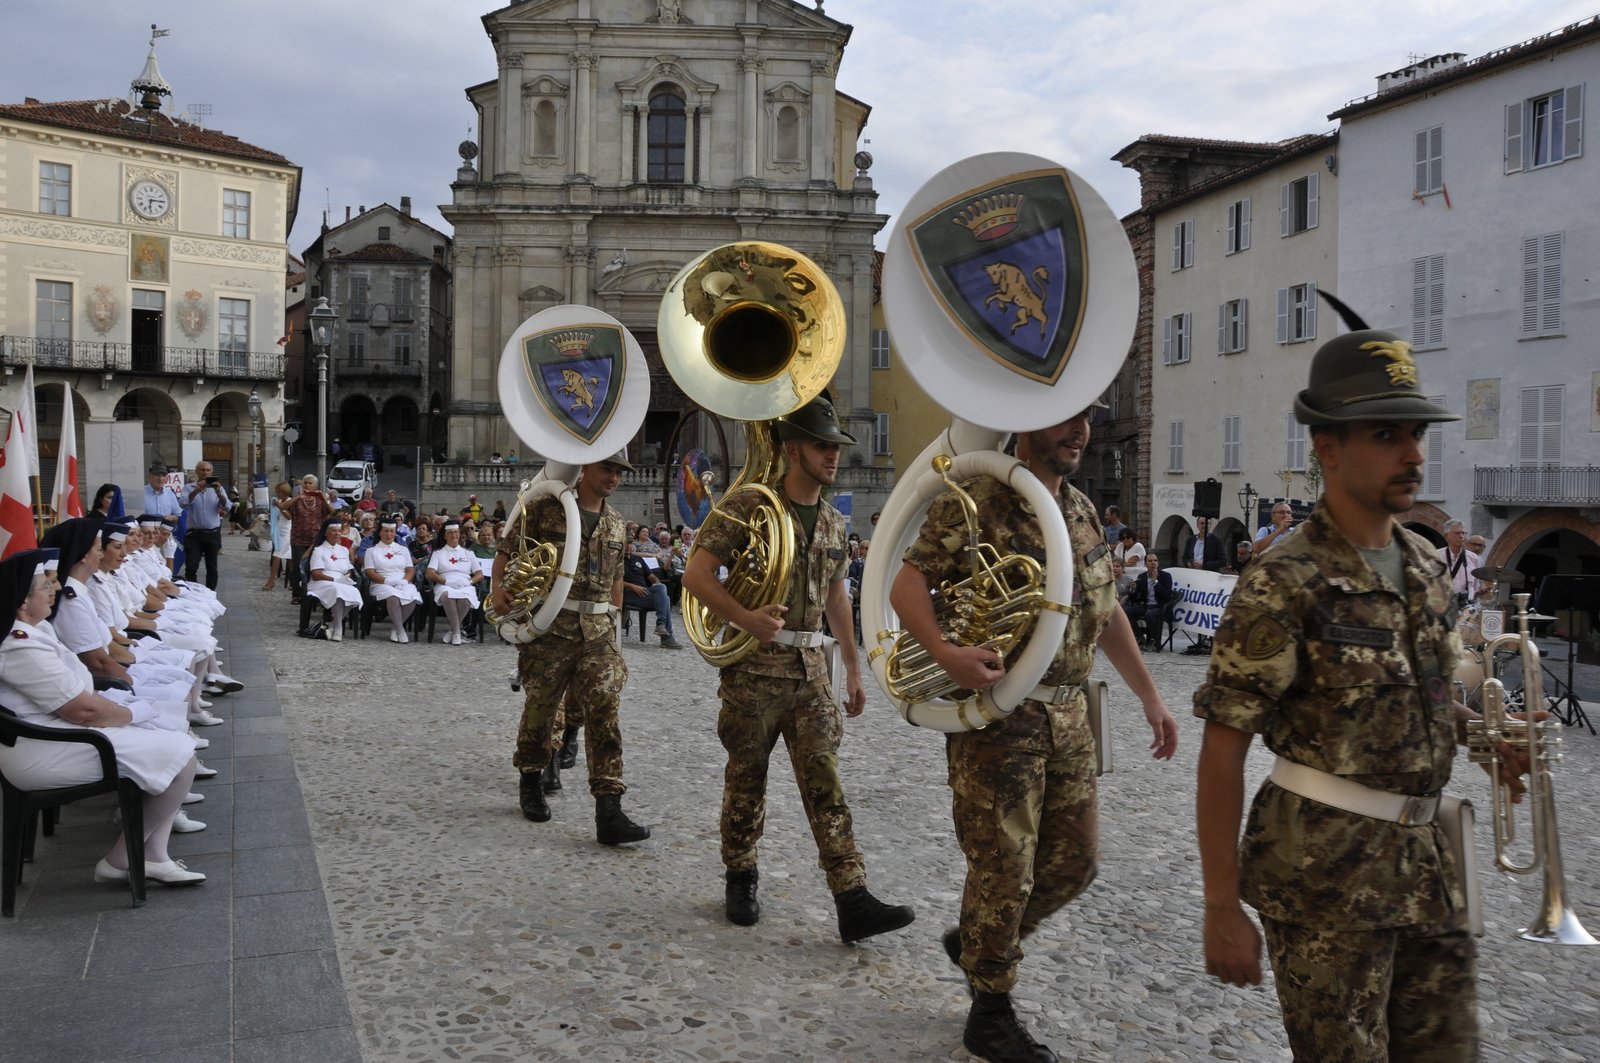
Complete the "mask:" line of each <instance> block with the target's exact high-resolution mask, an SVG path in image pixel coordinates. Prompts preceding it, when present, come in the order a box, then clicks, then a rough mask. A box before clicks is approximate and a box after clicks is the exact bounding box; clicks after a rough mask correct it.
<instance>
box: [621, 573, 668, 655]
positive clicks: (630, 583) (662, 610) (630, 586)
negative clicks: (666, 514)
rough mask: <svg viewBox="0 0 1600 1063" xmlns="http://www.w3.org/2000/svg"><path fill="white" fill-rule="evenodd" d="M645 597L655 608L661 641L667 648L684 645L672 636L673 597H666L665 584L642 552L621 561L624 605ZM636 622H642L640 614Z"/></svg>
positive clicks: (657, 633) (636, 602)
mask: <svg viewBox="0 0 1600 1063" xmlns="http://www.w3.org/2000/svg"><path fill="white" fill-rule="evenodd" d="M646 599H648V600H649V602H650V606H651V608H653V609H654V610H655V611H656V635H657V636H658V637H659V638H660V639H661V645H662V646H663V647H664V648H666V649H669V650H681V649H683V643H681V642H679V641H678V640H677V639H675V638H673V637H672V601H671V600H670V599H669V598H668V597H667V585H666V584H665V583H663V582H661V580H660V579H659V578H658V577H657V576H656V574H655V573H654V572H652V571H651V570H650V567H649V566H648V565H647V564H645V561H644V557H643V556H638V557H630V558H628V559H627V560H626V561H624V562H623V565H622V602H623V605H624V607H626V606H627V605H628V604H630V603H632V604H634V605H638V604H639V603H640V602H641V601H642V600H646ZM639 622H640V623H641V624H642V623H644V616H643V614H640V617H639Z"/></svg>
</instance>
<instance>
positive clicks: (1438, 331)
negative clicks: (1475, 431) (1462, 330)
mask: <svg viewBox="0 0 1600 1063" xmlns="http://www.w3.org/2000/svg"><path fill="white" fill-rule="evenodd" d="M1443 343H1444V256H1443V255H1434V256H1433V257H1432V258H1431V259H1429V260H1428V346H1430V347H1438V346H1440V345H1442V344H1443ZM1440 401H1441V402H1443V400H1442V399H1441V400H1440Z"/></svg>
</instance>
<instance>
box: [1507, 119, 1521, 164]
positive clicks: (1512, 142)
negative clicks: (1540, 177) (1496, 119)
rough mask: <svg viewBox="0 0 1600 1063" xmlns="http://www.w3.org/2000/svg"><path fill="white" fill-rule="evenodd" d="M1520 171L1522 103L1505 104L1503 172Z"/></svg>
mask: <svg viewBox="0 0 1600 1063" xmlns="http://www.w3.org/2000/svg"><path fill="white" fill-rule="evenodd" d="M1521 169H1522V103H1521V102H1520V101H1519V102H1517V103H1508V104H1506V158H1505V172H1506V173H1516V172H1518V171H1519V170H1521Z"/></svg>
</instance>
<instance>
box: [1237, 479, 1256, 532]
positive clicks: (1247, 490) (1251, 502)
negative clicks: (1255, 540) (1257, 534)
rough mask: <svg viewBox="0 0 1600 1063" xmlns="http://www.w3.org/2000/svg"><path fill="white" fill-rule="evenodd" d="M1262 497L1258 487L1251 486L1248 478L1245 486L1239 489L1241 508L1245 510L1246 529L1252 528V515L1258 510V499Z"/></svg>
mask: <svg viewBox="0 0 1600 1063" xmlns="http://www.w3.org/2000/svg"><path fill="white" fill-rule="evenodd" d="M1260 497H1261V495H1260V494H1259V493H1258V492H1257V491H1256V489H1255V488H1254V487H1251V486H1250V481H1249V480H1246V481H1245V483H1244V486H1243V487H1241V488H1240V489H1239V508H1240V510H1242V511H1243V512H1244V525H1245V531H1250V530H1251V528H1250V515H1251V514H1252V513H1254V512H1255V511H1256V499H1258V498H1260Z"/></svg>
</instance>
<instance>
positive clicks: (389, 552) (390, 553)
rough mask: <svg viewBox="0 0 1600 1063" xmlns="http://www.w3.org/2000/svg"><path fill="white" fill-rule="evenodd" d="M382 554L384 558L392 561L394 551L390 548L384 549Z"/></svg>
mask: <svg viewBox="0 0 1600 1063" xmlns="http://www.w3.org/2000/svg"><path fill="white" fill-rule="evenodd" d="M383 556H384V558H385V559H387V560H389V561H393V560H394V551H392V550H390V551H386V552H385V553H384V555H383Z"/></svg>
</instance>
